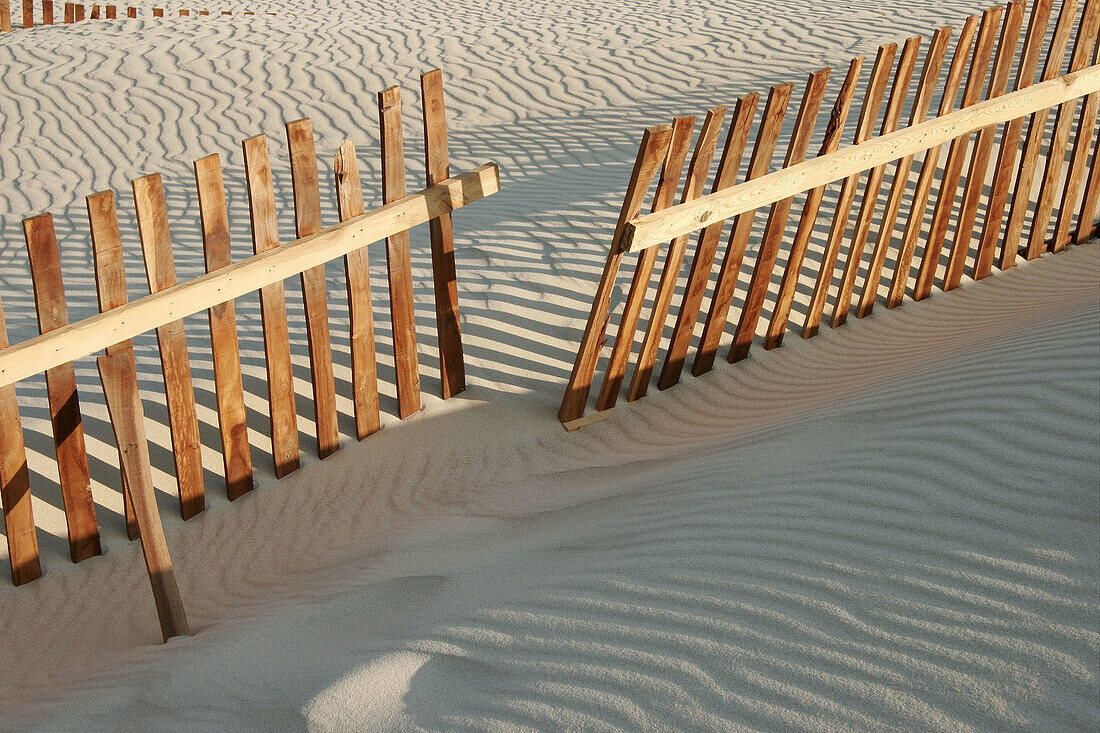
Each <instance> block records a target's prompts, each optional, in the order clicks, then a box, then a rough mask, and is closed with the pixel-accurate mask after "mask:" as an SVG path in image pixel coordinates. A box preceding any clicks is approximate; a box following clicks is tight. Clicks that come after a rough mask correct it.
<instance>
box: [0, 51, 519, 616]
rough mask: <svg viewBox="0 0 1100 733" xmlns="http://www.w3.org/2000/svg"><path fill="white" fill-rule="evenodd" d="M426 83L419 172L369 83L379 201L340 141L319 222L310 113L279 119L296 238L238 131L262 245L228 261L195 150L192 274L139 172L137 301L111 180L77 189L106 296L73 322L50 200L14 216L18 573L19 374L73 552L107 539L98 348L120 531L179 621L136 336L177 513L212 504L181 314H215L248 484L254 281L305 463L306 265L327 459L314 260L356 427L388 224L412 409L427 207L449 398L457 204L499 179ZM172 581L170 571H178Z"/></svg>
mask: <svg viewBox="0 0 1100 733" xmlns="http://www.w3.org/2000/svg"><path fill="white" fill-rule="evenodd" d="M421 91H422V97H423V102H424V110H423V113H424V127H423V129H424V140H425V159H426V170H427V175H426V181H427V187H426V188H424V189H423V190H420V191H417V192H415V193H412V194H409V193H408V192H407V191H406V187H405V178H406V167H405V153H404V141H403V135H402V126H401V97H400V89H399V88H398V87H391V88H389V89H387V90H385V91H383V92H381V93H380V94H379V95H378V110H379V118H380V125H381V141H382V142H381V159H382V189H383V190H382V199H383V202H384V205H383V206H381V207H380V208H377V209H373V210H371V211H364V207H363V193H362V187H361V184H360V179H359V173H358V166H357V162H356V151H355V147H354V145H353V144H352V143H351V142H350V141H346V142H344V144H343V145H342V146H341V147H340V149H339V150H338V151H337V152H336V155H335V159H334V173H335V190H336V203H337V211H338V214H339V218H340V223H338V224H336V225H334V226H330V227H328V228H324V227H323V226H322V223H321V199H320V186H319V180H318V166H317V160H316V155H315V150H314V135H313V127H312V124H311V122H310V121H309V120H308V119H306V120H297V121H295V122H290V123H287V125H286V135H287V141H288V145H289V151H290V164H291V178H292V183H293V192H294V213H295V220H296V235H297V237H298V238H297V239H295V240H294V241H292V242H289V243H287V244H280V240H279V232H278V228H277V223H276V222H277V202H276V199H275V194H274V190H273V181H272V173H271V163H270V160H269V157H268V147H267V138H266V137H265V136H264V135H257V136H256V137H252V138H249V139H247V140H245V141H244V142H243V146H244V159H245V168H246V170H245V180H246V184H247V193H248V202H249V212H250V217H251V230H252V242H253V248H254V251H255V255H254V256H251V257H249V258H247V259H244V260H242V261H239V262H236V263H231V262H230V239H229V232H230V228H229V220H228V211H227V206H226V198H225V191H224V187H223V179H222V169H221V164H220V159H219V156H218V155H210V156H207V157H204V158H201V159H199V160H197V161H195V164H194V169H195V182H196V185H197V189H198V203H199V211H198V214H199V218H200V222H201V229H202V238H203V250H204V256H205V264H206V271H207V274H205V275H203V276H201V277H198V278H195V279H193V280H188V281H186V282H179V283H177V281H176V273H175V266H174V264H173V255H172V242H171V236H170V233H169V228H168V212H167V209H166V205H165V196H164V188H163V183H162V180H161V177H160V175H159V174H152V175H147V176H142V177H141V178H137V179H135V180H134V181H133V182H132V185H133V197H134V203H135V208H136V214H137V222H138V234H139V237H140V241H141V248H142V254H143V256H144V261H145V272H146V278H147V280H148V284H149V290H150V295H148V296H145V297H142V298H140V299H137V300H134V301H131V302H127V295H126V293H127V290H126V274H125V271H124V267H123V248H122V243H121V237H120V232H119V226H118V220H117V216H116V208H115V197H114V193H113V192H111V191H102V192H99V193H96V194H92V195H91V196H88V197H87V208H88V218H89V224H90V233H91V245H92V252H93V257H94V270H95V280H96V289H97V294H98V301H99V303H98V305H99V310H100V313H99V314H98V315H96V316H93V317H91V318H87V319H85V320H82V321H79V322H76V323H71V324H70V323H67V316H66V312H67V309H66V302H65V290H64V287H63V284H62V271H61V265H60V261H59V253H58V246H57V240H56V237H55V232H54V225H53V218H52V216H51V215H50V214H49V213H44V214H39V215H37V216H33V217H30V218H28V219H25V220H24V221H23V229H24V234H25V238H26V243H27V251H28V254H29V259H30V266H31V274H32V280H33V286H34V299H35V305H36V309H37V312H38V325H39V330H40V334H41V335H40V336H37V337H35V338H31V339H28V340H26V341H23V342H21V343H17V344H13V345H10V346H9V345H8V339H7V333H6V329H5V326H4V321H3V314H2V306H0V482H2V489H3V491H2V499H3V511H4V519H5V522H6V526H7V540H8V548H9V554H10V557H11V565H12V580H13V582H14V583H15V584H16V585H20V584H22V583H26V582H28V581H31V580H34V579H35V578H37V577H39V575H40V574H41V566H40V562H39V557H38V543H37V540H36V534H35V524H34V517H33V515H32V509H31V494H30V491H31V486H30V477H29V472H28V469H27V462H26V454H25V449H24V442H23V432H22V427H21V425H20V418H19V410H18V407H17V405H16V401H15V388H14V385H15V383H16V382H17V381H19V380H21V379H26V378H28V377H33V376H35V375H38V374H41V373H45V377H46V388H47V397H48V402H49V407H50V415H51V420H52V427H53V432H54V442H55V446H56V450H57V464H58V469H59V478H60V487H61V493H62V498H63V503H64V509H65V517H66V522H67V525H68V535H69V550H70V555H71V558H72V560H73V561H74V562H79V561H81V560H83V559H85V558H88V557H92V556H95V555H98V554H100V538H99V530H98V525H97V521H96V512H95V505H94V504H93V501H92V494H91V490H90V479H89V469H88V457H87V454H86V451H85V447H84V433H83V430H82V426H81V414H80V400H79V397H78V395H77V391H76V380H75V376H74V369H73V360H75V359H79V358H82V357H85V356H88V355H90V354H94V353H96V352H97V351H99V350H101V349H103V350H105V354H106V355H105V356H104V357H100V361H99V369H100V374H101V377H102V381H103V385H104V391H105V396H106V398H107V405H108V408H109V413H110V417H111V422H112V425H113V426H114V430H115V433H116V436H117V440H118V445H119V447H120V452H119V465H120V467H121V469H122V476H121V486H122V488H123V492H122V493H123V496H124V505H125V516H126V521H127V528H128V531H129V534H130V537H131V539H133V538H135V537H137V536H139V535H140V536H141V537H142V538H150V541H149V542H148V543H143V545H148V546H145V547H143V549H144V551H145V554H146V559H147V561H148V562H149V569H150V578H151V580H152V581H153V587H154V593H155V594H156V595H157V598H158V609H159V608H161V606H162V601H163V605H164V608H165V609H167V610H166V611H165V613H166V614H167V615H164V614H162V623H168V624H169V626H170V627H171V628H185V627H186V621H185V619H181V618H180V616H182V607H180V609H179V611H180V613H179V615H176V616H173V614H171V613H169V612H168V611H169V610H171V609H173V608H174V604H173V602H171V597H172V594H171V592H169V590H166V587H167V586H166V585H165V581H164V579H165V577H166V573H165V572H164V569H165V563H167V569H168V571H169V572H168V573H167V575H170V569H171V564H170V560H168V559H167V548H166V547H164V548H162V551H161V553H160V554H159V555H158V554H157V552H156V547H155V545H156V538H157V537H159V538H160V542H161V543H163V532H162V531H161V530H160V520H159V517H158V516H156V513H155V512H156V503H155V501H154V500H153V498H152V496H153V495H152V485H151V483H150V480H149V470H150V467H149V458H148V450H147V449H146V447H145V439H144V433H143V430H142V427H141V423H142V419H141V402H140V400H139V397H138V393H137V382H136V379H135V376H134V353H133V352H134V347H133V344H132V341H131V339H133V338H134V337H135V336H138V335H140V334H143V333H146V332H149V331H153V330H155V331H156V334H157V343H158V349H159V354H160V362H161V367H162V372H163V380H164V387H165V396H166V400H167V407H168V421H169V428H170V434H171V442H172V452H173V455H174V459H175V474H176V483H177V489H178V493H179V502H180V513H181V515H182V516H183V518H184V519H187V518H190V517H193V516H195V515H196V514H198V513H199V512H201V511H203V508H204V507H205V498H204V496H205V495H204V484H203V466H202V459H201V455H200V440H199V435H198V420H197V417H196V403H195V394H194V391H193V388H192V382H191V368H190V354H189V352H188V344H187V337H186V334H185V332H184V327H183V321H182V319H183V318H184V317H185V316H188V315H191V314H194V313H199V312H201V311H203V310H208V313H209V326H210V338H211V347H212V357H213V363H214V382H215V388H216V393H217V414H218V422H219V427H220V433H221V443H222V458H223V466H222V468H223V472H224V476H225V485H226V492H227V494H228V496H229V498H230V499H231V500H232V499H235V498H237V497H239V496H241V495H242V494H244V493H246V492H247V491H249V490H250V489H251V488H252V484H253V477H252V476H253V469H252V462H251V457H250V450H249V437H248V430H249V428H248V426H247V425H246V421H245V416H246V411H245V402H244V393H243V388H242V378H241V361H240V354H239V350H238V340H237V325H236V316H235V311H234V302H233V300H234V299H235V298H238V297H240V296H243V295H248V294H250V293H254V292H258V293H259V300H260V308H261V315H262V321H263V339H264V351H265V356H266V367H267V389H268V403H269V412H270V417H271V425H272V428H271V441H272V456H273V459H274V468H275V474H276V476H277V477H279V478H281V477H283V476H286V475H287V474H288V473H290V472H292V471H294V470H295V469H297V468H298V465H299V444H298V426H297V410H296V407H295V398H294V387H293V377H292V374H291V353H290V345H289V337H288V325H287V313H286V306H285V299H284V291H283V280H284V279H285V278H288V277H291V276H294V275H300V276H301V285H302V290H303V300H304V304H305V315H306V328H307V335H308V352H309V362H310V367H311V379H312V387H313V397H314V405H315V415H314V417H315V423H316V437H317V443H318V452H319V454H320V456H321V457H322V458H323V457H325V456H328V455H330V454H331V453H333V452H334V451H336V450H338V449H339V447H340V436H339V433H338V430H337V407H336V388H335V381H334V376H333V364H332V355H331V349H330V340H329V318H328V304H327V300H326V299H327V296H326V287H325V271H324V265H325V263H327V262H329V261H332V260H335V259H337V258H340V257H343V258H344V268H345V278H346V284H347V295H348V310H349V315H350V347H351V366H352V391H353V395H352V397H353V402H354V417H355V426H356V433H357V436H358V438H359V439H360V440H362V439H363V438H366V437H367V436H369V435H370V434H372V433H373V432H375V431H377V430H378V429H379V426H380V417H379V400H378V378H377V370H376V365H375V343H374V315H373V313H372V306H371V295H370V291H371V284H370V271H369V266H368V255H367V245H368V244H371V243H372V242H377V241H380V240H383V239H385V240H386V264H387V270H388V292H389V312H390V319H391V321H392V325H393V345H394V360H395V365H396V369H395V371H396V390H397V399H398V405H399V407H398V412H399V416H400V417H401V418H405V417H407V416H409V415H411V414H413V413H416V412H417V411H419V410H420V369H419V364H418V356H417V333H416V324H415V320H414V316H413V280H412V270H411V261H410V239H409V229H411V228H412V227H415V226H417V225H420V224H424V223H428V224H429V236H430V240H431V257H432V269H433V280H434V293H435V299H436V323H437V333H438V343H439V357H440V382H441V391H442V396H443V398H444V399H446V398H448V397H451V396H452V395H454V394H456V393H458V392H461V391H462V390H463V389H465V385H466V378H465V369H464V363H463V352H462V337H461V332H460V330H459V309H458V299H457V289H456V286H455V285H456V284H455V261H454V240H453V232H452V227H451V216H450V213H451V211H453V210H454V209H458V208H460V207H462V206H465V205H466V204H469V203H471V202H474V201H477V200H478V199H481V198H483V197H485V196H489V195H491V194H493V193H496V191H497V190H498V189H499V176H498V171H497V166H496V165H495V164H494V163H486V164H483V165H481V166H478V167H476V168H473V169H471V170H468V171H465V172H463V173H460V174H458V175H455V176H451V175H450V172H449V163H448V145H447V127H446V119H445V110H444V99H443V83H442V76H441V74H440V72H439V71H438V70H436V71H432V72H429V73H427V74H424V75H423V76H422V77H421ZM139 493H140V496H139ZM151 551H152V552H153V555H152V556H150V552H151ZM158 582H159V583H160V586H159V588H160V589H159V590H158ZM170 585H171V586H172V587H173V588H174V581H173V582H172V583H171V584H170ZM177 600H178V599H177ZM172 618H175V620H174V621H173V620H172ZM181 624H182V625H181ZM166 628H168V627H166ZM167 634H168V632H167V631H166V635H167Z"/></svg>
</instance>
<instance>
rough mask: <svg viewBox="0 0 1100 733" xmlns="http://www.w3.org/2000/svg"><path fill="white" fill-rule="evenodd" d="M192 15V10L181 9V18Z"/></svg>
mask: <svg viewBox="0 0 1100 733" xmlns="http://www.w3.org/2000/svg"><path fill="white" fill-rule="evenodd" d="M190 15H191V11H190V10H181V11H180V17H181V18H186V17H188V16H190Z"/></svg>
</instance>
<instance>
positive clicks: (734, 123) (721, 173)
mask: <svg viewBox="0 0 1100 733" xmlns="http://www.w3.org/2000/svg"><path fill="white" fill-rule="evenodd" d="M759 102H760V95H759V94H758V93H756V92H752V93H751V94H746V95H745V96H743V97H741V98H740V99H738V100H737V106H736V107H734V110H733V117H732V118H731V119H730V125H729V132H727V133H726V144H725V146H724V147H723V149H722V158H721V159H720V160H719V161H718V171H717V173H716V174H715V176H714V183H713V184H712V185H711V193H714V192H716V191H721V190H722V189H725V188H729V187H730V186H732V185H733V184H734V182H735V181H736V179H737V170H738V169H739V168H740V167H741V159H742V158H743V157H744V155H745V145H746V144H747V143H748V141H749V129H750V127H751V126H752V120H753V118H754V117H755V116H756V106H757V104H758V103H759ZM724 228H725V222H724V221H716V222H714V223H713V224H710V225H709V226H707V227H706V228H705V229H703V230H702V231H701V232H699V236H698V239H697V241H696V244H695V255H694V256H693V257H692V260H691V268H690V270H689V271H688V280H687V286H686V287H685V288H684V294H683V295H682V296H681V297H680V309H679V310H678V311H677V313H676V325H675V326H674V327H673V330H672V339H671V340H670V341H669V345H668V350H667V351H666V352H665V363H664V366H663V367H662V368H661V376H660V377H659V378H658V380H657V388H658V389H668V388H669V387H671V386H672V385H674V384H676V383H677V382H679V381H680V373H681V372H682V371H683V369H684V361H685V359H686V357H687V350H688V346H690V345H691V336H692V332H693V331H694V330H695V322H696V321H697V320H698V318H699V308H700V306H702V304H703V296H704V295H705V294H706V290H707V285H708V284H709V282H710V271H711V268H712V267H713V266H714V256H715V254H717V252H718V240H719V239H720V238H721V236H722V230H723V229H724Z"/></svg>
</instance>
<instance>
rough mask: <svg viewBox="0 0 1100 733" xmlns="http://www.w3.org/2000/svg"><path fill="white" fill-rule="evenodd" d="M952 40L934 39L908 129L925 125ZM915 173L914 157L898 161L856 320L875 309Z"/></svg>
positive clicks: (946, 34) (938, 35) (941, 34)
mask: <svg viewBox="0 0 1100 733" xmlns="http://www.w3.org/2000/svg"><path fill="white" fill-rule="evenodd" d="M950 39H951V27H950V26H945V27H943V28H939V29H937V30H936V32H935V33H934V34H933V35H932V42H931V44H930V45H929V47H928V53H927V54H925V57H924V66H923V68H922V69H921V76H920V81H918V82H917V92H916V96H915V97H914V99H913V108H912V110H911V111H910V113H909V126H913V125H916V124H919V123H921V122H923V121H924V119H925V117H926V116H927V115H928V109H929V107H931V105H932V95H933V93H934V92H935V90H936V83H937V81H938V80H939V78H940V70H941V69H942V68H943V60H944V57H945V56H946V55H947V44H948V41H950ZM912 169H913V156H912V155H907V156H906V157H904V158H902V159H901V160H899V161H898V162H897V167H896V168H895V169H894V179H893V181H892V183H891V184H890V193H889V194H888V195H887V197H886V209H885V211H884V212H883V214H882V218H881V219H879V226H878V231H877V234H876V237H875V246H874V249H873V250H872V251H871V262H870V264H869V265H868V267H867V277H866V278H864V281H863V290H862V291H861V293H860V297H859V307H858V308H857V309H856V317H857V318H864V317H866V316H868V315H870V314H871V311H872V310H873V309H874V307H875V300H876V299H877V298H878V289H879V282H880V280H881V279H882V268H883V266H884V264H885V262H886V253H887V251H888V250H889V249H890V245H891V243H892V242H893V239H894V229H895V227H896V226H897V221H898V213H899V212H900V211H901V203H902V199H903V198H904V196H905V191H906V189H907V188H908V187H909V173H910V171H911V170H912Z"/></svg>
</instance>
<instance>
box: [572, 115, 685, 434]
mask: <svg viewBox="0 0 1100 733" xmlns="http://www.w3.org/2000/svg"><path fill="white" fill-rule="evenodd" d="M671 139H672V126H671V125H662V126H659V127H650V128H647V129H646V131H645V132H644V133H643V134H642V141H641V144H640V145H639V147H638V156H637V158H636V159H635V161H634V169H633V170H632V171H631V174H630V182H629V183H628V184H627V188H626V196H625V197H624V198H623V207H622V210H621V211H620V212H619V221H618V224H616V226H615V236H614V239H613V240H612V242H611V247H610V248H609V249H608V253H607V261H606V262H605V263H604V268H603V273H602V274H601V275H600V281H599V284H598V285H597V286H596V294H595V296H594V297H593V298H592V308H591V310H590V311H589V313H588V321H587V322H586V323H585V326H584V332H583V333H582V334H581V339H580V345H579V347H578V349H577V358H576V360H575V361H574V362H573V370H572V371H571V372H570V374H569V381H568V383H567V384H566V387H565V395H564V396H563V397H562V401H561V406H560V407H559V408H558V419H559V420H560V421H561V422H562V423H563V424H567V423H570V422H572V421H574V420H578V419H580V418H581V417H583V416H584V408H585V404H586V403H587V402H588V392H589V390H590V389H591V388H592V377H593V375H594V374H595V372H596V361H597V360H598V359H599V347H600V343H601V341H602V340H603V336H604V324H605V323H606V318H607V312H608V307H609V305H610V302H611V290H612V288H614V287H615V276H616V275H617V274H618V272H619V265H620V263H621V262H622V259H623V253H622V248H621V246H620V244H619V241H618V240H619V238H620V237H621V236H622V230H623V226H624V225H625V224H626V222H627V221H629V220H630V219H632V218H634V217H635V216H637V215H638V211H639V210H640V209H641V207H642V201H643V200H644V199H645V195H646V193H647V192H648V191H649V184H650V183H651V182H652V181H653V178H654V176H656V175H657V171H658V169H659V167H660V165H661V163H662V162H664V159H665V156H666V154H667V153H668V146H669V143H670V141H671Z"/></svg>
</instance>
